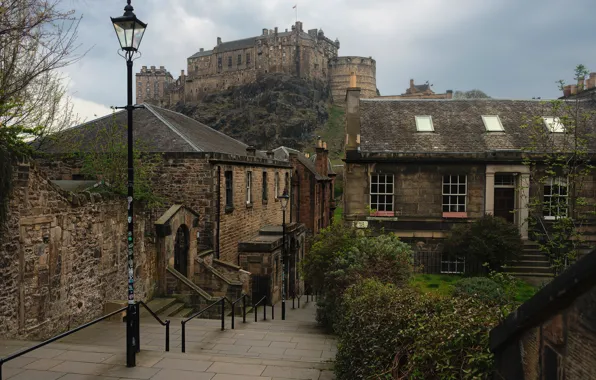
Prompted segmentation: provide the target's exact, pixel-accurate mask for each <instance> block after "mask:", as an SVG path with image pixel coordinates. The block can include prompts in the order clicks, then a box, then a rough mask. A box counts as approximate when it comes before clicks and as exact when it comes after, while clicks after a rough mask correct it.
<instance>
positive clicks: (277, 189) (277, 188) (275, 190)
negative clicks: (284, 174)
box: [273, 171, 279, 201]
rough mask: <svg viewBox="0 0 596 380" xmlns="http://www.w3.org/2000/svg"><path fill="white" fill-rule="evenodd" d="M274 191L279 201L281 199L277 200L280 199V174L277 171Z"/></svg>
mask: <svg viewBox="0 0 596 380" xmlns="http://www.w3.org/2000/svg"><path fill="white" fill-rule="evenodd" d="M273 186H274V187H273V191H274V193H275V194H274V195H275V200H276V201H278V200H279V199H277V197H279V172H278V171H276V172H275V184H274V185H273Z"/></svg>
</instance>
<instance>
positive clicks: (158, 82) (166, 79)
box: [136, 66, 184, 104]
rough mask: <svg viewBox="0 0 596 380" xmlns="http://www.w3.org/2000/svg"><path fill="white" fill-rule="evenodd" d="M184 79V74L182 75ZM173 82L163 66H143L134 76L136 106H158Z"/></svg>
mask: <svg viewBox="0 0 596 380" xmlns="http://www.w3.org/2000/svg"><path fill="white" fill-rule="evenodd" d="M182 77H184V72H183V73H182ZM172 82H174V78H173V77H172V74H170V72H169V71H167V70H166V68H165V67H164V66H159V69H156V68H155V66H151V68H149V69H148V68H147V66H143V67H142V68H141V72H140V73H137V74H136V83H137V89H136V104H143V103H145V102H151V103H154V104H160V102H161V101H162V99H165V98H166V96H167V94H168V90H169V87H170V85H171V84H172Z"/></svg>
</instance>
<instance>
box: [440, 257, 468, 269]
mask: <svg viewBox="0 0 596 380" xmlns="http://www.w3.org/2000/svg"><path fill="white" fill-rule="evenodd" d="M443 265H447V270H444V269H443ZM460 266H461V270H460V268H459V267H460ZM441 273H445V274H464V273H466V258H465V257H459V256H455V255H450V254H447V253H445V252H443V253H441Z"/></svg>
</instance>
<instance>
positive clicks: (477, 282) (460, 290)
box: [453, 277, 506, 303]
mask: <svg viewBox="0 0 596 380" xmlns="http://www.w3.org/2000/svg"><path fill="white" fill-rule="evenodd" d="M453 295H454V296H456V297H462V296H463V297H474V298H478V299H479V300H481V301H483V302H488V303H502V302H505V299H506V297H505V291H504V290H503V288H501V287H500V286H499V285H498V284H497V283H496V282H494V281H493V280H491V279H490V278H486V277H469V278H463V279H461V280H459V281H458V282H456V283H455V289H454V290H453Z"/></svg>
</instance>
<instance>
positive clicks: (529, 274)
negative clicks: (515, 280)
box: [507, 268, 554, 278]
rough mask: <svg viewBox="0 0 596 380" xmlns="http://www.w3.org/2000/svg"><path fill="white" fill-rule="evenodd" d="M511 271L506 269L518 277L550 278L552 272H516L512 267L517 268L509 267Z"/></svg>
mask: <svg viewBox="0 0 596 380" xmlns="http://www.w3.org/2000/svg"><path fill="white" fill-rule="evenodd" d="M509 269H511V271H507V273H509V274H510V275H512V276H515V277H519V278H526V277H544V278H552V277H554V274H552V272H551V273H530V272H518V271H515V270H514V269H517V268H509Z"/></svg>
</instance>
